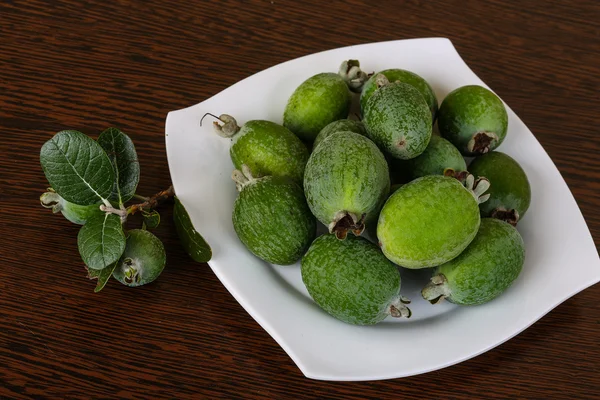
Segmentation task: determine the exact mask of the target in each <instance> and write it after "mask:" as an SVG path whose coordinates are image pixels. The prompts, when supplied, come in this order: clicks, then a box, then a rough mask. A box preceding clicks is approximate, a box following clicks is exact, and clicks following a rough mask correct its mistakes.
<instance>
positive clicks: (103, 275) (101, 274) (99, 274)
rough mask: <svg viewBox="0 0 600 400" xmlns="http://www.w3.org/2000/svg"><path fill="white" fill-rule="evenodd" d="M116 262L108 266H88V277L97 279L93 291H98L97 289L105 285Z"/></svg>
mask: <svg viewBox="0 0 600 400" xmlns="http://www.w3.org/2000/svg"><path fill="white" fill-rule="evenodd" d="M117 264H118V263H113V264H111V265H109V266H108V267H106V268H102V269H90V268H88V278H90V279H98V282H97V283H96V288H95V289H94V293H98V292H99V291H101V290H102V289H104V286H106V283H107V282H108V280H109V279H110V277H111V276H112V273H113V271H114V270H115V268H117Z"/></svg>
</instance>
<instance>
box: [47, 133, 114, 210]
mask: <svg viewBox="0 0 600 400" xmlns="http://www.w3.org/2000/svg"><path fill="white" fill-rule="evenodd" d="M40 163H41V164H42V169H43V170H44V174H46V178H47V179H48V182H49V183H50V186H52V188H53V189H54V190H55V191H56V193H58V194H59V195H60V196H61V197H62V198H63V199H65V200H67V201H68V202H71V203H75V204H79V205H82V206H86V205H91V204H96V203H97V202H98V200H104V199H108V197H109V196H110V193H111V192H112V189H113V183H114V180H115V173H114V171H113V167H112V164H111V162H110V159H109V158H108V156H107V155H106V153H105V152H104V150H103V149H102V147H101V146H100V145H99V144H98V143H96V142H95V141H94V140H92V139H91V138H89V137H87V136H86V135H84V134H83V133H81V132H78V131H61V132H58V133H57V134H56V135H54V137H53V138H52V139H50V140H48V141H47V142H46V143H44V145H43V146H42V150H41V151H40Z"/></svg>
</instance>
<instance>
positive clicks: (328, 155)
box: [304, 132, 390, 225]
mask: <svg viewBox="0 0 600 400" xmlns="http://www.w3.org/2000/svg"><path fill="white" fill-rule="evenodd" d="M389 190H390V177H389V170H388V166H387V162H386V161H385V157H384V156H383V154H382V153H381V151H379V149H378V148H377V146H376V145H375V143H373V142H372V141H371V140H369V139H368V138H366V137H364V136H361V135H359V134H358V133H354V132H336V133H334V134H332V135H331V136H329V137H328V138H327V139H325V140H324V141H322V142H321V143H320V145H319V146H318V147H317V148H315V149H314V151H313V152H312V154H311V155H310V158H309V159H308V163H307V164H306V171H305V173H304V192H305V193H306V200H307V201H308V205H309V207H310V210H311V211H312V213H313V214H314V215H315V216H316V217H317V219H318V220H319V221H321V222H322V223H323V224H325V225H329V224H330V223H331V222H333V221H334V219H335V217H336V215H337V214H338V212H340V211H347V212H350V213H354V214H355V215H356V216H357V217H358V218H360V217H361V216H362V215H363V214H366V219H365V221H366V222H369V221H371V220H374V219H375V218H376V217H377V213H378V212H379V210H380V209H381V206H382V205H383V202H384V201H385V198H386V196H387V194H388V193H389Z"/></svg>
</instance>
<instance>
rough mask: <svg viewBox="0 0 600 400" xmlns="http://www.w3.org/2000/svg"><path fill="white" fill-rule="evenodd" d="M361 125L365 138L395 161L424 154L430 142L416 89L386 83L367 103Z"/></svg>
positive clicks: (428, 120) (423, 106) (425, 112)
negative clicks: (367, 137) (365, 131)
mask: <svg viewBox="0 0 600 400" xmlns="http://www.w3.org/2000/svg"><path fill="white" fill-rule="evenodd" d="M363 123H364V124H365V128H366V129H367V134H368V136H369V138H371V140H373V141H374V142H375V143H376V144H377V145H378V146H379V147H380V148H381V149H383V150H384V151H385V152H387V153H388V154H390V155H391V156H393V157H395V158H400V159H402V160H409V159H411V158H414V157H416V156H418V155H419V154H421V153H422V152H423V151H425V148H426V147H427V145H428V144H429V139H430V138H431V129H432V128H431V127H432V122H431V113H430V111H429V108H428V107H427V103H426V102H425V99H423V96H421V94H420V93H419V91H418V90H417V89H415V88H414V87H412V86H411V85H409V84H406V83H390V84H388V85H385V86H383V87H381V88H379V89H377V90H376V91H375V92H374V93H373V95H371V97H370V98H369V99H368V100H367V103H366V105H365V108H364V115H363Z"/></svg>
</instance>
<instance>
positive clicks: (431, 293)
mask: <svg viewBox="0 0 600 400" xmlns="http://www.w3.org/2000/svg"><path fill="white" fill-rule="evenodd" d="M421 296H423V298H424V299H425V300H427V301H429V302H430V303H431V304H437V303H439V302H440V301H442V300H444V299H445V298H446V297H448V296H450V288H449V287H448V280H447V279H446V277H445V276H444V274H437V275H434V276H432V277H431V282H429V283H428V284H427V286H425V287H424V288H423V290H421Z"/></svg>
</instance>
